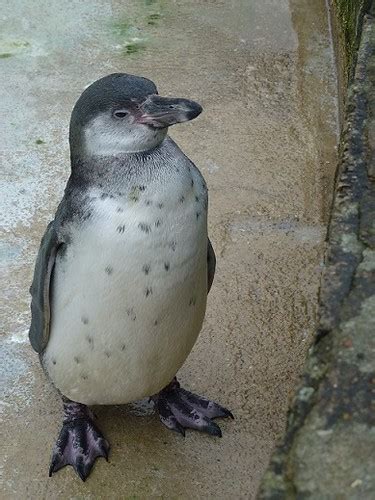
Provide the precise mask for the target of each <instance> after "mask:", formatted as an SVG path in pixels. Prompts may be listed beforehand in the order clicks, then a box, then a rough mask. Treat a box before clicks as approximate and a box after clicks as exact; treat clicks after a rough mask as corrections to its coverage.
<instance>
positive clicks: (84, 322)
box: [81, 316, 89, 325]
mask: <svg viewBox="0 0 375 500" xmlns="http://www.w3.org/2000/svg"><path fill="white" fill-rule="evenodd" d="M81 321H82V323H83V324H84V325H88V324H89V318H88V317H87V316H82V317H81Z"/></svg>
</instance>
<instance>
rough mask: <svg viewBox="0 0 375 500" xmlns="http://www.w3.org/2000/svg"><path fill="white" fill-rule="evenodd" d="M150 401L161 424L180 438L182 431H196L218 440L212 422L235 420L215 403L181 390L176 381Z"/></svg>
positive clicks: (217, 427)
mask: <svg viewBox="0 0 375 500" xmlns="http://www.w3.org/2000/svg"><path fill="white" fill-rule="evenodd" d="M152 399H153V401H154V403H155V407H156V410H157V412H158V413H159V418H160V420H161V422H162V423H163V424H164V425H165V426H166V427H168V429H171V430H173V431H176V432H179V433H180V434H182V435H183V436H184V435H185V429H196V430H198V431H202V432H206V433H208V434H211V435H212V436H219V437H221V435H222V434H221V429H220V427H219V426H218V425H217V424H216V423H215V422H213V421H212V419H214V418H217V417H231V418H234V417H233V415H232V413H231V412H230V411H229V410H227V409H226V408H224V407H223V406H220V405H219V404H218V403H215V402H214V401H210V400H209V399H206V398H204V397H202V396H197V395H196V394H193V393H192V392H189V391H187V390H185V389H183V388H182V387H180V384H179V382H178V381H177V379H176V378H174V380H173V381H172V382H171V383H170V384H169V385H167V387H165V388H164V389H163V390H162V391H160V392H159V393H158V394H156V395H155V396H153V397H152Z"/></svg>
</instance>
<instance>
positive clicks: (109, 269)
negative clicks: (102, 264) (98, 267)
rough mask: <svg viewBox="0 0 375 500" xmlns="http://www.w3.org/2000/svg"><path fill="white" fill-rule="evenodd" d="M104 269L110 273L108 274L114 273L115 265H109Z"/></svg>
mask: <svg viewBox="0 0 375 500" xmlns="http://www.w3.org/2000/svg"><path fill="white" fill-rule="evenodd" d="M104 271H105V272H106V273H107V274H108V276H109V275H110V274H112V273H113V267H112V266H107V267H106V268H105V269H104Z"/></svg>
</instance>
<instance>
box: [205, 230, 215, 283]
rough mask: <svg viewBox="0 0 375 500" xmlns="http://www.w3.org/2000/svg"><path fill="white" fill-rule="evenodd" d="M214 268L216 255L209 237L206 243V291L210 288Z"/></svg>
mask: <svg viewBox="0 0 375 500" xmlns="http://www.w3.org/2000/svg"><path fill="white" fill-rule="evenodd" d="M215 268H216V257H215V252H214V249H213V246H212V244H211V241H210V239H209V238H208V244H207V293H209V291H210V290H211V286H212V283H213V281H214V276H215Z"/></svg>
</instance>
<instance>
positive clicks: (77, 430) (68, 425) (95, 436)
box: [49, 400, 109, 481]
mask: <svg viewBox="0 0 375 500" xmlns="http://www.w3.org/2000/svg"><path fill="white" fill-rule="evenodd" d="M108 452H109V443H108V441H107V440H106V439H105V438H104V437H103V435H102V433H101V432H100V430H99V429H98V428H97V427H96V425H95V424H94V421H93V415H92V413H91V412H90V410H89V409H88V408H87V406H85V405H82V404H80V403H75V402H73V401H68V400H66V401H64V421H63V427H62V429H61V431H60V434H59V437H58V439H57V442H56V444H55V447H54V449H53V452H52V459H51V465H50V469H49V476H50V477H51V476H52V474H53V473H54V472H57V471H58V470H60V469H61V468H62V467H65V466H66V465H72V466H73V468H74V470H75V471H76V473H77V474H78V476H79V477H80V478H81V479H82V481H85V480H86V479H87V477H88V476H89V474H90V472H91V469H92V467H93V465H94V463H95V460H96V459H97V458H98V457H104V458H105V459H106V460H107V461H108Z"/></svg>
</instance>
